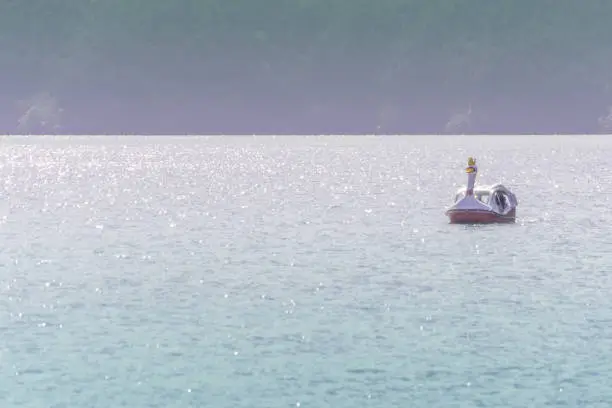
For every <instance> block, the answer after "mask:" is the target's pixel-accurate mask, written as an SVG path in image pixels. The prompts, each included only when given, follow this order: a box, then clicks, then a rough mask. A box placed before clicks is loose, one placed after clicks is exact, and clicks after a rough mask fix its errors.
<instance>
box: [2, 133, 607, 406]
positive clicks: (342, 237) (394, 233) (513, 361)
mask: <svg viewBox="0 0 612 408" xmlns="http://www.w3.org/2000/svg"><path fill="white" fill-rule="evenodd" d="M469 155H474V156H476V157H477V159H478V164H479V169H480V173H479V180H480V181H481V182H483V183H493V182H497V181H503V182H504V183H505V184H506V185H508V186H509V187H510V188H512V189H513V190H514V191H515V193H516V194H517V196H518V199H519V208H518V216H519V218H520V219H519V221H518V222H517V223H516V224H515V225H498V226H483V227H474V226H471V227H470V226H456V225H449V224H448V223H447V219H446V218H445V217H444V214H443V212H444V209H445V207H446V206H447V205H448V204H449V203H450V200H451V197H452V195H453V193H454V191H455V189H456V188H457V187H458V186H459V184H462V183H464V182H465V180H464V173H463V168H464V166H465V163H466V160H467V157H468V156H469ZM611 168H612V139H610V138H605V137H597V138H596V137H578V136H576V137H448V138H447V137H429V138H421V137H405V138H403V137H389V138H383V137H336V138H333V137H311V138H305V137H293V138H289V137H285V138H272V137H267V138H266V137H258V138H253V137H233V138H229V137H228V138H195V137H194V138H138V137H132V138H129V137H125V138H115V137H107V138H86V137H83V138H74V137H73V138H10V139H9V138H4V139H3V140H2V141H1V143H0V171H1V172H2V175H3V177H2V182H1V183H0V194H1V201H0V217H1V222H2V224H1V225H0V233H1V234H2V242H3V245H2V248H1V250H0V267H1V268H0V269H1V273H0V378H1V379H2V380H1V381H0V405H1V406H3V407H32V408H38V407H100V408H102V407H104V408H107V407H219V408H222V407H228V408H229V407H245V408H247V407H249V408H253V407H261V408H264V407H265V408H268V407H298V406H299V407H303V408H306V407H316V408H320V407H339V408H345V407H346V408H349V407H350V408H355V407H377V408H380V407H479V406H482V407H500V408H501V407H504V408H507V407H517V408H518V407H520V408H525V407H557V406H559V407H561V406H567V407H579V406H580V407H608V406H609V403H610V401H612V389H611V388H610V384H611V383H612V376H611V374H612V355H611V353H612V324H611V323H612V297H611V295H610V294H611V292H612V269H611V268H612V254H611V251H610V250H611V249H612V238H610V233H609V232H610V225H612V211H611V210H610V204H611V203H610V191H612V177H611V176H610V172H611Z"/></svg>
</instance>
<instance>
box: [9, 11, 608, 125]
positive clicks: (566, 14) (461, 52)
mask: <svg viewBox="0 0 612 408" xmlns="http://www.w3.org/2000/svg"><path fill="white" fill-rule="evenodd" d="M610 21H612V2H611V1H609V0H588V1H584V0H512V1H510V0H504V1H490V0H375V1H373V0H369V1H365V0H231V1H230V0H174V1H166V0H91V1H86V0H53V1H52V0H27V1H24V0H13V1H10V0H3V1H2V2H0V74H1V75H0V81H1V83H0V85H1V87H0V133H16V132H17V133H24V132H45V133H55V132H57V133H89V134H99V133H137V134H149V133H158V134H164V133H289V134H312V133H375V132H379V133H444V132H455V133H456V132H469V133H472V132H474V133H565V132H569V133H597V132H605V131H609V129H610V128H612V115H609V116H608V117H607V119H606V115H608V109H609V108H608V107H609V105H612V64H611V63H610V62H611V61H612V40H611V39H612V24H610Z"/></svg>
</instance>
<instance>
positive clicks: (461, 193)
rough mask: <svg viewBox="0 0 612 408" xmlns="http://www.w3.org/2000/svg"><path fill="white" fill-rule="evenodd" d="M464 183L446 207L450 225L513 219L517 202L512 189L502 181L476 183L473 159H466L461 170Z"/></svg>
mask: <svg viewBox="0 0 612 408" xmlns="http://www.w3.org/2000/svg"><path fill="white" fill-rule="evenodd" d="M465 172H466V173H467V175H468V182H467V186H464V187H461V188H460V189H459V190H457V192H456V193H455V200H454V201H455V202H454V203H453V205H452V206H451V207H450V208H448V209H447V210H446V215H447V216H448V218H449V220H450V223H451V224H489V223H513V222H515V221H516V207H517V206H518V201H517V199H516V196H515V195H514V193H512V191H510V190H509V189H508V188H506V187H505V186H504V185H503V184H494V185H491V186H477V187H475V183H476V175H477V174H478V167H477V166H476V160H475V159H474V158H472V157H470V158H469V159H468V166H467V168H466V169H465Z"/></svg>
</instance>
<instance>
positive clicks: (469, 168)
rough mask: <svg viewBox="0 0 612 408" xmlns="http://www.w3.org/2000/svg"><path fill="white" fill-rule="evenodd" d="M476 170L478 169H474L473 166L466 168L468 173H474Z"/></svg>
mask: <svg viewBox="0 0 612 408" xmlns="http://www.w3.org/2000/svg"><path fill="white" fill-rule="evenodd" d="M474 171H476V169H474V168H473V167H467V168H466V169H465V172H466V173H473V172H474Z"/></svg>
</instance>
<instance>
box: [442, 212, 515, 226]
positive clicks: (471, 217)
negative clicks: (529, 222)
mask: <svg viewBox="0 0 612 408" xmlns="http://www.w3.org/2000/svg"><path fill="white" fill-rule="evenodd" d="M446 214H447V215H448V218H449V219H450V223H451V224H493V223H504V224H505V223H513V222H515V221H516V209H512V210H511V211H509V212H508V214H506V215H501V214H498V213H496V212H493V211H483V210H450V211H448V212H447V213H446Z"/></svg>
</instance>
